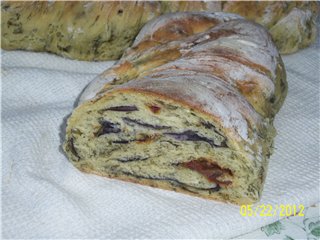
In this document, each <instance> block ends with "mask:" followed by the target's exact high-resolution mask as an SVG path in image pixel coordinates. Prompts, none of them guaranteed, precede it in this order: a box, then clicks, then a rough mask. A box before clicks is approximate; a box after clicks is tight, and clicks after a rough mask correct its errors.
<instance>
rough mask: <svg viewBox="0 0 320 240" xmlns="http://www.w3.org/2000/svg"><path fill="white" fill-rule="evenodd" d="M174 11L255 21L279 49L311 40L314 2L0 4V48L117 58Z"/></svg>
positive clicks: (85, 57)
mask: <svg viewBox="0 0 320 240" xmlns="http://www.w3.org/2000/svg"><path fill="white" fill-rule="evenodd" d="M178 11H210V12H215V11H224V12H232V13H236V14H239V15H241V16H244V17H246V18H248V19H250V20H253V21H255V22H258V23H260V24H261V25H263V26H265V27H266V28H267V29H269V30H270V33H271V35H272V37H273V39H274V41H275V43H276V45H277V46H278V48H279V50H280V52H281V53H292V52H295V51H297V50H298V49H300V48H304V47H306V46H308V45H310V44H311V43H312V42H314V40H315V37H316V24H315V22H316V17H317V14H318V5H317V3H316V2H274V1H265V2H263V1H252V2H238V1H237V2H210V1H209V2H206V1H196V2H193V1H180V2H179V1H178V2H170V1H136V2H133V1H131V2H130V1H112V2H74V1H57V2H52V1H32V2H14V1H12V2H9V1H8V2H5V1H4V2H1V31H2V34H1V47H2V48H3V49H6V50H15V49H25V50H30V51H48V52H52V53H56V54H58V55H61V56H64V57H68V58H71V59H79V60H88V61H92V60H96V61H97V60H98V61H100V60H112V59H119V57H120V56H121V55H122V53H123V51H124V50H125V49H126V48H127V47H129V46H130V45H131V44H132V42H133V40H134V38H135V37H136V35H137V34H138V32H139V30H140V29H141V28H142V27H143V26H144V24H146V23H147V22H148V21H149V20H151V19H153V18H156V17H158V16H160V15H162V14H165V13H169V12H178Z"/></svg>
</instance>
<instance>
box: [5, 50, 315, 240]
mask: <svg viewBox="0 0 320 240" xmlns="http://www.w3.org/2000/svg"><path fill="white" fill-rule="evenodd" d="M283 59H284V62H285V65H286V70H287V79H288V82H289V93H288V97H287V99H286V101H285V103H284V106H283V108H282V109H281V111H280V113H279V114H278V115H277V116H276V120H275V126H276V128H277V130H278V135H277V137H276V139H275V152H274V154H273V155H272V157H271V159H270V164H269V171H268V175H267V179H266V184H265V188H264V191H263V196H262V200H261V202H260V203H259V204H272V205H277V204H304V205H305V206H309V205H311V204H314V203H316V202H318V201H319V118H320V117H319V48H315V47H313V48H308V49H305V50H302V51H300V52H299V53H296V54H293V55H291V56H285V57H284V58H283ZM110 64H111V63H110V62H100V63H96V62H91V63H88V62H79V61H72V60H67V59H63V58H60V57H57V56H54V55H50V54H46V53H30V52H22V51H13V52H7V51H2V69H1V74H2V94H3V95H2V144H3V149H2V150H3V152H2V157H3V161H2V168H3V172H2V177H3V181H2V206H3V208H2V230H3V237H4V238H211V239H212V238H228V237H233V236H237V235H240V234H243V233H246V232H250V231H252V230H255V229H257V228H259V227H261V226H263V225H266V224H269V223H271V222H273V221H276V220H278V219H279V217H278V215H276V216H274V217H243V216H241V215H240V213H239V209H240V208H239V207H238V206H234V205H229V204H224V203H219V202H215V201H209V200H204V199H200V198H196V197H191V196H187V195H183V194H179V193H175V192H170V191H165V190H159V189H154V188H151V187H146V186H140V185H136V184H133V183H126V182H122V181H117V180H112V179H107V178H103V177H99V176H95V175H89V174H84V173H82V172H80V171H78V170H77V169H76V168H74V167H73V166H72V165H71V163H70V162H69V161H68V160H67V158H66V157H65V155H64V154H63V151H62V150H61V144H62V142H63V140H64V132H63V130H64V126H65V120H66V118H67V117H68V116H69V114H70V113H71V111H72V109H73V106H74V103H75V100H76V98H77V96H78V95H79V94H80V92H81V90H82V89H83V88H84V87H85V86H86V84H87V83H88V82H89V81H90V80H92V79H93V78H94V77H95V76H96V75H97V74H98V73H100V72H102V71H103V70H105V69H106V68H107V67H108V66H110Z"/></svg>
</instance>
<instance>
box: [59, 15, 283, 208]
mask: <svg viewBox="0 0 320 240" xmlns="http://www.w3.org/2000/svg"><path fill="white" fill-rule="evenodd" d="M286 92H287V82H286V77H285V69H284V66H283V63H282V60H281V57H280V55H279V53H278V51H277V49H276V46H275V45H274V43H273V41H272V39H271V36H270V35H269V33H268V32H267V31H266V30H265V28H263V27H262V26H260V25H258V24H256V23H253V22H251V21H248V20H245V19H243V18H242V17H240V16H238V15H234V14H227V13H212V14H210V13H199V12H198V13H174V14H167V15H163V16H160V17H158V18H156V19H155V20H152V21H151V22H149V23H148V24H146V25H145V26H144V28H143V29H142V30H141V31H140V33H139V34H138V36H137V38H136V40H135V42H134V43H133V45H132V47H131V48H129V49H127V50H126V51H125V53H124V54H123V56H122V58H121V59H120V60H119V61H118V62H117V63H116V64H115V65H114V66H113V67H111V68H110V69H108V70H106V71H105V72H104V73H102V74H101V75H100V76H98V77H97V78H96V79H95V80H94V81H93V82H92V83H90V84H89V86H88V87H87V88H86V89H85V91H84V92H83V94H82V96H81V100H80V102H81V103H80V105H79V106H78V107H77V108H76V109H75V110H74V112H73V113H72V115H71V117H70V118H69V120H68V125H67V129H66V141H65V145H64V149H65V152H66V154H67V156H68V157H69V159H70V160H71V162H72V163H73V164H74V165H75V166H76V167H77V168H79V169H80V170H82V171H85V172H89V173H95V174H98V175H102V176H107V177H112V178H117V179H122V180H125V181H131V182H135V183H140V184H144V185H149V186H153V187H158V188H163V189H169V190H174V191H178V192H182V193H187V194H191V195H194V196H199V197H204V198H208V199H215V200H219V201H224V202H232V203H236V204H244V203H252V202H256V201H258V200H259V199H260V197H261V192H262V189H263V184H264V181H265V176H266V172H267V166H268V158H269V157H270V154H271V153H272V145H273V138H274V136H275V129H274V127H273V119H274V117H275V114H276V113H277V112H278V111H279V109H280V107H281V105H282V103H283V101H284V99H285V96H286Z"/></svg>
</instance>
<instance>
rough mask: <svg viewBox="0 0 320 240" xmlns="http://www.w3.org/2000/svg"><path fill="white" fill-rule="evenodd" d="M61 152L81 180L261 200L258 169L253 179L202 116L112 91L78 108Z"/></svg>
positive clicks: (150, 97)
mask: <svg viewBox="0 0 320 240" xmlns="http://www.w3.org/2000/svg"><path fill="white" fill-rule="evenodd" d="M64 148H65V151H66V153H67V155H68V157H69V159H70V160H71V162H72V163H73V164H74V165H75V166H76V167H77V168H79V169H80V170H82V171H85V172H89V173H90V172H91V173H95V174H98V175H101V176H107V177H112V178H117V179H121V180H125V181H130V182H135V183H140V184H143V185H149V186H153V187H158V188H162V189H170V190H175V191H178V192H183V193H187V194H191V195H194V196H200V197H204V198H209V199H215V200H220V201H224V202H232V203H237V204H241V203H249V202H255V201H257V200H258V199H259V197H260V191H261V185H262V182H263V177H262V176H261V174H262V175H264V164H263V163H261V166H260V167H259V168H258V169H259V170H260V172H257V170H256V169H257V168H256V166H254V165H255V164H254V163H253V162H252V161H249V160H248V159H247V157H246V156H243V154H242V153H241V152H240V151H239V148H241V146H239V145H238V144H237V143H234V142H232V141H230V140H229V139H228V137H227V136H226V132H225V130H223V129H222V127H221V125H220V124H219V123H218V122H217V121H214V120H213V119H212V118H210V117H209V116H208V115H207V114H205V113H201V112H199V111H198V110H196V109H193V108H192V107H187V108H186V106H185V105H182V103H179V102H177V101H173V100H170V99H165V98H161V96H157V95H154V94H151V93H150V94H147V93H145V92H144V93H142V92H130V91H129V92H128V91H126V92H121V91H115V92H113V93H108V94H106V95H105V96H104V97H102V98H101V99H99V100H98V101H97V102H95V103H91V102H87V103H85V104H83V105H82V107H81V108H78V109H76V110H75V112H74V113H73V115H72V116H71V118H70V119H69V121H68V127H67V139H66V142H65V145H64ZM248 172H250V174H247V173H248ZM244 173H245V174H244Z"/></svg>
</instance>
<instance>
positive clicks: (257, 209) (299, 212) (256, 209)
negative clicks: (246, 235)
mask: <svg viewBox="0 0 320 240" xmlns="http://www.w3.org/2000/svg"><path fill="white" fill-rule="evenodd" d="M304 209H305V207H304V205H302V204H300V205H295V204H293V205H291V204H280V205H271V204H261V205H252V204H249V205H241V207H240V214H241V215H242V216H244V217H255V216H261V217H274V216H280V217H289V216H301V217H303V216H304Z"/></svg>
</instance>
